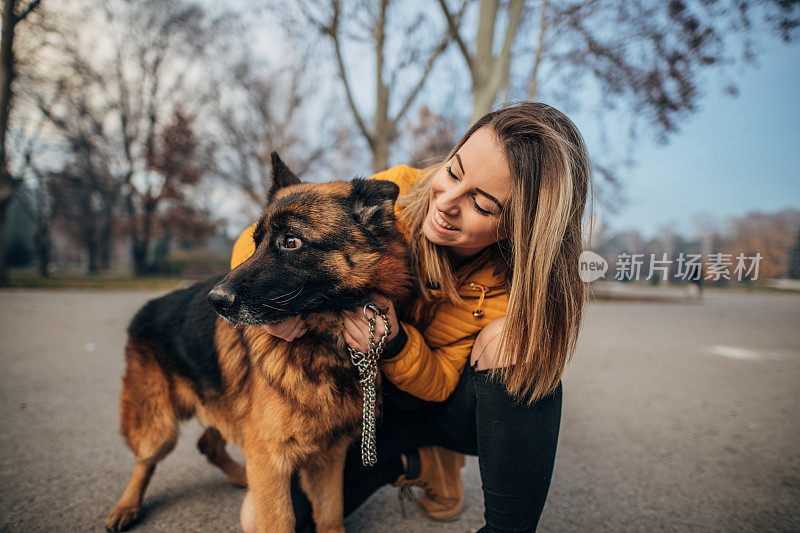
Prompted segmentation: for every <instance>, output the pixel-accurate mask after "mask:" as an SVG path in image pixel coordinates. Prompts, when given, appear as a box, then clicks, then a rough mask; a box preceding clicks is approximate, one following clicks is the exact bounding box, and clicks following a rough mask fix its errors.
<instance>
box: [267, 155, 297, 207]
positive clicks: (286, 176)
mask: <svg viewBox="0 0 800 533" xmlns="http://www.w3.org/2000/svg"><path fill="white" fill-rule="evenodd" d="M298 183H300V178H298V177H297V176H295V175H294V172H292V171H291V170H289V167H287V166H286V164H285V163H284V162H283V161H281V158H280V157H278V152H272V186H271V187H270V188H269V193H268V194H267V201H268V202H269V201H271V200H272V197H273V196H274V195H275V192H276V191H277V190H278V189H282V188H284V187H288V186H289V185H297V184H298Z"/></svg>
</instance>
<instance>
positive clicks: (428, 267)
mask: <svg viewBox="0 0 800 533" xmlns="http://www.w3.org/2000/svg"><path fill="white" fill-rule="evenodd" d="M484 126H486V127H488V128H490V129H491V131H492V132H493V133H494V135H495V137H496V139H497V140H498V141H499V144H500V146H501V147H502V149H503V151H504V155H505V158H506V160H507V162H508V165H509V170H510V172H511V181H512V191H511V195H510V199H509V203H508V204H507V205H506V206H505V207H504V209H503V213H502V227H503V228H505V234H506V235H507V237H506V238H504V239H502V240H499V241H498V242H496V243H495V244H493V245H491V246H489V247H487V248H486V249H485V250H483V251H482V252H481V253H480V254H478V256H476V257H475V258H473V259H472V260H471V261H470V263H469V264H468V265H466V266H465V267H463V268H460V269H458V270H457V271H454V269H453V268H452V265H451V263H450V261H449V258H448V255H447V253H446V247H444V246H440V245H437V244H434V243H432V242H431V241H429V240H428V239H427V238H426V237H425V235H424V234H423V233H422V224H423V222H424V220H425V217H426V215H427V214H428V205H429V198H430V186H431V181H432V179H433V176H434V175H435V174H436V172H437V171H438V170H439V169H440V168H441V167H442V166H443V165H444V164H445V163H446V162H447V161H449V160H450V159H452V158H453V157H454V155H455V153H456V152H457V151H458V150H459V149H460V148H461V146H463V144H464V143H465V142H466V141H467V139H469V137H470V136H471V135H472V134H473V133H474V132H475V131H477V130H478V129H480V128H482V127H484ZM590 187H591V171H590V164H589V157H588V155H587V152H586V146H585V143H584V141H583V138H582V137H581V134H580V132H579V131H578V129H577V128H576V127H575V125H574V124H573V123H572V121H571V120H569V119H568V118H567V117H566V116H565V115H564V114H563V113H561V112H560V111H558V110H556V109H554V108H552V107H550V106H548V105H546V104H542V103H538V102H519V103H512V104H509V105H507V106H504V107H502V108H500V109H498V110H496V111H492V112H491V113H488V114H487V115H484V116H483V117H481V118H480V119H479V120H478V121H477V122H476V123H475V124H473V126H472V127H471V128H470V129H469V131H467V133H465V134H464V136H463V137H462V138H461V140H459V141H458V143H457V144H456V146H455V147H454V148H453V150H452V151H451V152H450V153H449V154H448V156H447V159H445V161H444V162H442V163H441V164H438V165H434V166H431V167H428V168H426V169H424V170H423V171H422V176H421V177H420V179H419V180H418V181H417V183H416V184H415V185H414V187H413V188H412V190H411V191H409V193H408V194H406V195H403V196H401V197H400V198H399V199H398V204H399V205H400V206H401V207H403V210H402V213H401V219H402V222H403V223H404V224H405V225H406V226H407V227H408V228H409V229H410V234H411V235H415V236H417V237H418V238H417V239H410V240H409V254H410V256H411V263H412V266H413V268H414V269H415V274H416V276H415V277H416V279H417V280H419V292H420V295H421V296H422V298H423V299H424V300H426V301H432V300H435V299H437V298H438V299H446V300H450V301H452V302H455V303H461V301H462V300H461V298H460V297H459V295H458V293H457V289H458V285H459V283H460V282H461V281H462V280H463V279H465V278H466V277H467V276H469V274H471V273H472V272H474V271H475V270H477V269H479V268H481V267H483V266H484V265H486V264H487V262H488V263H490V264H494V266H495V272H500V271H505V280H506V289H507V291H508V296H509V300H508V310H507V314H506V318H505V324H504V327H503V331H502V333H501V335H500V342H499V347H498V358H497V368H495V369H493V370H492V372H491V375H492V376H493V377H499V378H500V379H502V381H503V382H504V383H505V385H506V388H507V389H508V391H509V393H510V394H512V395H513V396H515V397H517V398H518V399H523V398H524V399H525V400H526V401H527V402H528V403H532V402H534V401H536V400H537V399H539V398H541V397H542V396H545V395H547V394H549V393H551V392H552V391H553V390H555V388H556V387H557V386H558V383H559V382H560V380H561V376H562V374H563V372H564V367H565V366H566V364H567V362H568V360H569V358H570V356H571V355H572V353H573V352H574V350H575V344H576V342H577V339H578V333H579V331H580V326H581V320H582V316H583V308H584V305H585V303H586V298H587V291H586V286H585V284H584V282H583V281H581V279H580V277H579V276H578V256H580V254H581V251H582V249H583V239H582V225H581V219H582V217H583V211H584V207H585V205H586V199H587V196H588V193H589V189H590ZM590 221H591V218H590ZM589 231H590V233H591V229H590V230H589Z"/></svg>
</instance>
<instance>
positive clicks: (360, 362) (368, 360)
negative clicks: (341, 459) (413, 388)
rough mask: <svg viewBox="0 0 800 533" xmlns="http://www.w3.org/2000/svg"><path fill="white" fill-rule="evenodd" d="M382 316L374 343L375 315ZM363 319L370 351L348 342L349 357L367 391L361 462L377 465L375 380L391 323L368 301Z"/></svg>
mask: <svg viewBox="0 0 800 533" xmlns="http://www.w3.org/2000/svg"><path fill="white" fill-rule="evenodd" d="M367 309H370V310H372V311H373V313H374V314H373V315H372V316H369V315H368V314H367ZM378 316H380V317H381V319H382V320H383V329H384V331H383V335H382V336H381V339H380V340H379V341H378V343H377V344H376V343H375V322H376V317H378ZM364 318H366V319H367V323H368V324H369V340H368V348H367V353H364V352H359V351H358V350H354V349H353V348H351V347H350V346H349V345H348V346H347V349H348V350H349V351H350V360H351V361H352V362H353V364H354V365H355V366H356V368H357V369H358V375H359V380H358V381H359V383H361V388H362V390H363V391H364V407H363V410H362V414H361V462H362V463H363V464H364V466H374V465H375V463H376V462H377V461H378V450H377V448H376V445H375V406H376V402H377V393H376V390H375V381H376V378H377V377H378V360H379V359H380V358H381V354H382V353H383V347H384V345H385V344H386V339H387V338H388V337H389V335H390V334H391V324H390V323H389V319H388V318H386V314H385V313H384V312H383V311H381V310H380V309H379V308H378V307H377V306H376V305H375V304H372V303H368V304H366V305H365V306H364Z"/></svg>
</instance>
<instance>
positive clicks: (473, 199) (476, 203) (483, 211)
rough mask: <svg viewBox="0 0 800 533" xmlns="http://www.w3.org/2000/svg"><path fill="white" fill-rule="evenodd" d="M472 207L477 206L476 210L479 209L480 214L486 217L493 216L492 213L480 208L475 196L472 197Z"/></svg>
mask: <svg viewBox="0 0 800 533" xmlns="http://www.w3.org/2000/svg"><path fill="white" fill-rule="evenodd" d="M472 205H474V206H475V209H477V210H478V213H480V214H481V215H485V216H487V217H488V216H489V215H491V214H492V212H491V211H489V210H488V209H483V208H482V207H481V206H479V205H478V201H477V200H476V199H475V197H474V196H473V197H472Z"/></svg>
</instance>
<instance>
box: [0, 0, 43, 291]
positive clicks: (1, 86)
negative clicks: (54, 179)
mask: <svg viewBox="0 0 800 533" xmlns="http://www.w3.org/2000/svg"><path fill="white" fill-rule="evenodd" d="M39 2H40V0H31V1H30V2H28V3H27V4H24V3H23V2H19V1H17V0H4V1H3V7H2V9H3V11H2V16H3V22H2V24H3V26H2V34H1V35H0V285H4V284H5V283H7V281H8V271H7V268H6V260H5V245H4V239H5V237H4V236H5V231H4V227H5V218H6V210H7V209H8V204H9V202H10V201H11V198H12V197H13V195H14V190H15V189H16V187H17V185H18V184H19V182H20V180H19V178H18V177H16V176H13V175H12V174H11V172H10V170H9V168H8V155H7V152H6V133H7V131H8V124H9V122H8V121H9V116H10V113H11V108H12V105H13V83H14V77H15V66H16V57H15V52H14V40H15V33H16V29H17V25H18V24H19V23H20V22H22V21H24V20H25V19H26V18H27V17H28V16H29V15H30V14H31V13H33V11H34V10H36V8H37V7H38V6H39Z"/></svg>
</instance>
